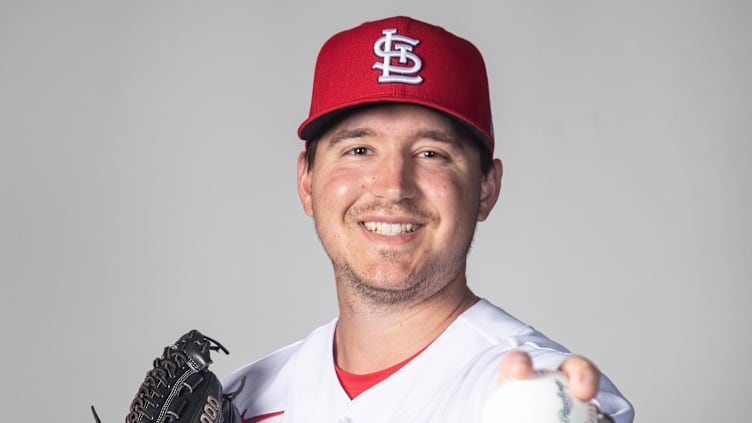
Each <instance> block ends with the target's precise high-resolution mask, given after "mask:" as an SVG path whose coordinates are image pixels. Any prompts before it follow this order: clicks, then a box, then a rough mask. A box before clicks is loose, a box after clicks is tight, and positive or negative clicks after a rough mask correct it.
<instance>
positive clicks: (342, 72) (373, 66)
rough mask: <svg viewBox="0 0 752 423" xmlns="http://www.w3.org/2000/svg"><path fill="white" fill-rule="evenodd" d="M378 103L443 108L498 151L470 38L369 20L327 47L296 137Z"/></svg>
mask: <svg viewBox="0 0 752 423" xmlns="http://www.w3.org/2000/svg"><path fill="white" fill-rule="evenodd" d="M375 103H409V104H418V105H422V106H426V107H429V108H432V109H435V110H439V111H441V112H444V113H446V114H448V115H449V116H450V117H452V118H454V119H456V120H457V121H459V122H460V123H461V124H463V125H465V126H466V127H467V128H469V129H470V131H471V132H472V133H474V134H475V136H476V137H477V138H478V139H479V140H480V141H481V142H483V143H484V144H485V145H486V146H487V147H488V149H489V151H490V153H491V155H493V149H494V137H493V124H492V122H491V101H490V99H489V93H488V77H487V76H486V66H485V64H484V62H483V57H482V56H481V54H480V51H479V50H478V49H477V48H476V47H475V46H474V45H473V44H472V43H470V42H469V41H467V40H465V39H463V38H460V37H458V36H456V35H454V34H452V33H450V32H448V31H446V30H445V29H444V28H441V27H439V26H436V25H431V24H428V23H426V22H421V21H419V20H415V19H412V18H409V17H406V16H396V17H391V18H387V19H382V20H378V21H373V22H366V23H364V24H362V25H360V26H357V27H355V28H352V29H349V30H346V31H343V32H340V33H338V34H335V35H334V36H333V37H331V38H330V39H329V40H327V41H326V42H325V43H324V45H323V46H322V47H321V51H320V52H319V56H318V59H317V60H316V70H315V73H314V77H313V95H312V98H311V110H310V114H309V115H308V118H307V119H306V120H305V121H304V122H303V123H302V124H301V125H300V127H299V128H298V136H299V137H300V138H301V139H303V140H306V141H311V140H313V139H315V138H317V137H318V136H320V135H321V134H322V133H323V132H324V131H325V130H326V129H327V128H328V127H329V125H331V124H333V123H334V121H335V119H336V118H337V117H339V116H341V115H342V114H343V113H345V112H347V111H350V110H353V109H354V108H357V107H361V106H364V105H369V104H375Z"/></svg>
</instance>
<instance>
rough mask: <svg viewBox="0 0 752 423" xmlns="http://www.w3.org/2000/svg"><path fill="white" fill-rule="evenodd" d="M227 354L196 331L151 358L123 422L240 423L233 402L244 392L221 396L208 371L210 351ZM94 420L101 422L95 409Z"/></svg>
mask: <svg viewBox="0 0 752 423" xmlns="http://www.w3.org/2000/svg"><path fill="white" fill-rule="evenodd" d="M218 350H221V351H222V352H224V353H225V354H229V351H227V349H226V348H225V347H223V346H222V345H221V344H220V343H219V342H217V341H215V340H213V339H211V338H209V337H208V336H205V335H202V334H201V333H200V332H199V331H197V330H191V331H190V332H188V333H186V334H185V335H183V336H182V337H180V339H178V341H177V342H175V344H173V345H170V346H167V347H165V349H164V352H163V353H162V356H161V357H158V358H156V359H154V368H153V369H151V370H149V371H148V372H147V373H146V378H145V379H144V382H143V383H142V384H141V386H140V388H139V389H138V392H137V393H136V397H135V398H134V399H133V402H132V403H131V407H130V412H129V413H128V415H127V416H126V417H125V422H126V423H146V422H148V423H240V422H241V420H240V415H239V413H238V411H237V409H236V408H235V406H234V405H233V404H232V400H233V399H234V398H235V396H236V395H237V394H238V393H239V392H240V391H241V390H242V389H243V384H244V382H245V381H243V383H241V386H240V387H239V388H238V389H237V390H236V391H235V392H232V393H229V394H227V393H223V392H222V384H221V383H220V382H219V379H217V376H216V375H214V373H212V372H211V371H210V370H209V364H211V363H212V359H211V354H210V353H211V351H218ZM92 412H93V413H94V419H95V420H96V421H97V423H101V422H100V420H99V417H98V416H97V413H96V411H95V410H94V407H92Z"/></svg>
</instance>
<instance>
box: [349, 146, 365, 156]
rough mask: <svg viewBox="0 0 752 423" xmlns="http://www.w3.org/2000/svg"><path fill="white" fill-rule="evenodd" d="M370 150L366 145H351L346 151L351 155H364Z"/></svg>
mask: <svg viewBox="0 0 752 423" xmlns="http://www.w3.org/2000/svg"><path fill="white" fill-rule="evenodd" d="M370 152H371V150H369V149H368V147H353V148H351V149H350V150H348V151H347V153H348V154H350V155H352V156H365V155H366V154H368V153H370Z"/></svg>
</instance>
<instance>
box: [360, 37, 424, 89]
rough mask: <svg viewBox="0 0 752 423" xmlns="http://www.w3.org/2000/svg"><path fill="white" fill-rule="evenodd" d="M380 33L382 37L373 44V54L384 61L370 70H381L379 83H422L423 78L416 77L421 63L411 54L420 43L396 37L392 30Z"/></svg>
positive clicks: (375, 64) (418, 58)
mask: <svg viewBox="0 0 752 423" xmlns="http://www.w3.org/2000/svg"><path fill="white" fill-rule="evenodd" d="M381 33H382V34H383V35H384V36H383V37H381V38H379V39H378V40H376V42H375V43H374V44H373V52H374V54H376V56H378V57H381V58H382V59H384V61H383V62H376V63H374V64H373V67H372V68H371V69H374V70H375V69H379V70H381V75H379V79H378V81H379V83H381V84H389V83H398V84H410V85H418V84H420V83H421V82H423V78H422V77H421V76H420V75H417V73H418V72H420V69H421V68H422V67H423V62H422V61H421V60H420V57H418V55H417V54H415V53H413V47H415V46H417V45H418V43H420V41H419V40H416V39H414V38H410V37H408V36H406V35H398V34H397V30H396V29H394V28H391V29H385V30H383V31H381ZM395 59H396V63H395V62H394V60H395ZM410 62H412V65H411V66H410Z"/></svg>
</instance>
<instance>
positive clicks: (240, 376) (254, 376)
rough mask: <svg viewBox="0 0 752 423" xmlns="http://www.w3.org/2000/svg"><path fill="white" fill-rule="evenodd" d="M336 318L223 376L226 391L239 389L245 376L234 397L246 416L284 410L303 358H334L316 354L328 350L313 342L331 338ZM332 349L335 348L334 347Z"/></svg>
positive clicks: (312, 359)
mask: <svg viewBox="0 0 752 423" xmlns="http://www.w3.org/2000/svg"><path fill="white" fill-rule="evenodd" d="M334 322H335V321H331V322H329V323H327V324H325V325H323V326H321V327H319V328H317V329H315V330H314V331H313V332H311V333H310V334H309V335H308V336H306V337H305V338H304V339H301V340H299V341H297V342H294V343H292V344H289V345H287V346H285V347H282V348H280V349H278V350H276V351H274V352H272V353H270V354H267V355H266V356H264V357H262V358H260V359H258V360H256V361H253V362H251V363H248V364H246V365H245V366H243V367H241V368H239V369H238V370H236V371H235V372H233V373H232V374H231V375H230V376H228V377H227V378H226V379H225V380H223V382H222V385H223V388H224V391H225V392H233V391H235V390H237V389H238V387H240V386H241V384H243V380H245V384H244V386H243V389H242V390H241V391H240V392H239V393H238V394H237V396H236V398H235V400H234V404H235V406H236V407H237V408H238V410H239V411H240V412H241V413H244V414H246V416H256V415H262V414H274V413H277V412H280V411H284V410H285V397H286V392H287V387H288V381H289V378H290V375H291V374H295V372H296V370H295V366H300V365H301V360H302V361H303V362H305V364H310V363H311V362H312V361H316V360H321V361H323V360H327V359H328V360H331V357H324V356H321V357H314V356H312V355H311V354H312V352H313V351H325V350H327V349H321V348H315V347H313V346H312V345H319V344H325V343H327V342H330V341H329V339H330V338H331V334H332V332H333V328H334ZM328 350H329V351H331V349H328ZM314 354H315V353H314ZM319 355H321V354H320V353H319Z"/></svg>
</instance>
